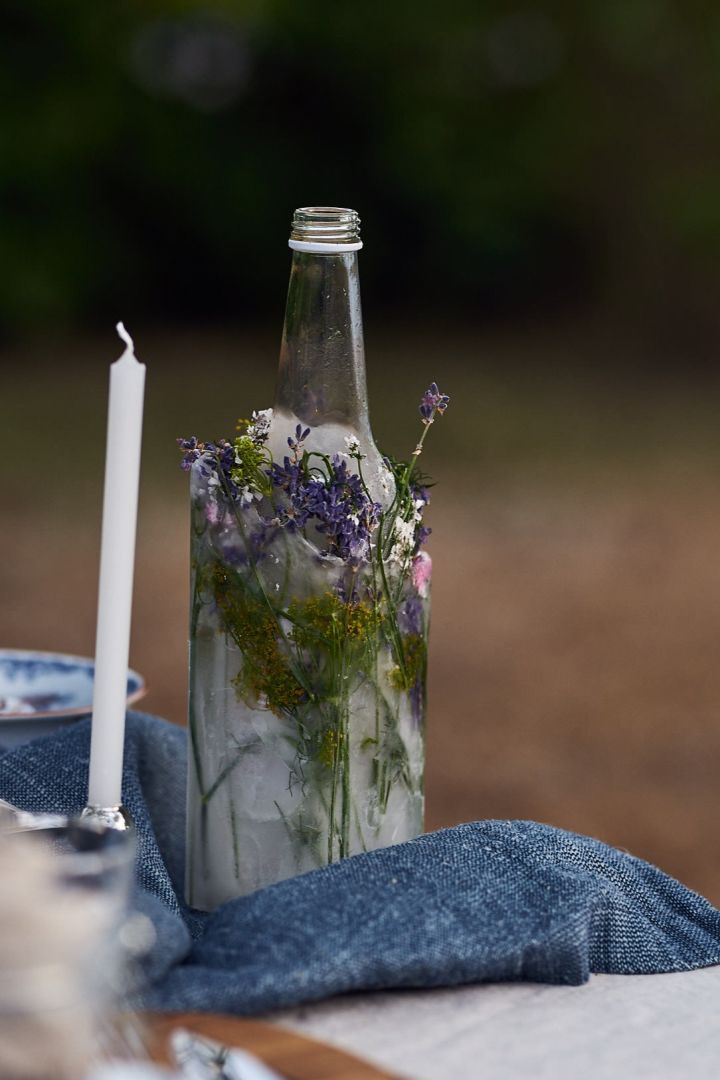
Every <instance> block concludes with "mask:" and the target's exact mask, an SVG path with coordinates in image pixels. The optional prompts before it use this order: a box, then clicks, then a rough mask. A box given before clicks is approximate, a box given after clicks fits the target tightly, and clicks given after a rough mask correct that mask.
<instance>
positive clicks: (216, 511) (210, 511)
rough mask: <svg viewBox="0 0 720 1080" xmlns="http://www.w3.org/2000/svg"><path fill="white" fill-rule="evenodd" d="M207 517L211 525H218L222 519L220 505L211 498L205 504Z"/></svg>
mask: <svg viewBox="0 0 720 1080" xmlns="http://www.w3.org/2000/svg"><path fill="white" fill-rule="evenodd" d="M205 519H206V521H207V522H208V524H209V525H217V523H218V522H219V521H220V507H219V506H218V504H217V503H216V502H215V500H214V499H210V500H209V501H208V503H207V504H206V506H205Z"/></svg>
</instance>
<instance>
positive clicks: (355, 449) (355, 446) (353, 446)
mask: <svg viewBox="0 0 720 1080" xmlns="http://www.w3.org/2000/svg"><path fill="white" fill-rule="evenodd" d="M345 445H346V446H347V448H348V453H350V454H359V453H360V440H359V439H358V437H357V435H346V436H345Z"/></svg>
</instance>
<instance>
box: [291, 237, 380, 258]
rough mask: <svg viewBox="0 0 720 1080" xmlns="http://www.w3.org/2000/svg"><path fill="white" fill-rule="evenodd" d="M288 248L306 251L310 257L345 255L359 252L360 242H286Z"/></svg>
mask: <svg viewBox="0 0 720 1080" xmlns="http://www.w3.org/2000/svg"><path fill="white" fill-rule="evenodd" d="M288 247H289V248H292V250H293V251H307V252H308V253H309V254H311V255H345V254H346V253H348V252H350V251H359V250H360V248H361V247H362V240H356V241H355V242H354V243H351V244H319V243H316V242H315V241H313V240H288Z"/></svg>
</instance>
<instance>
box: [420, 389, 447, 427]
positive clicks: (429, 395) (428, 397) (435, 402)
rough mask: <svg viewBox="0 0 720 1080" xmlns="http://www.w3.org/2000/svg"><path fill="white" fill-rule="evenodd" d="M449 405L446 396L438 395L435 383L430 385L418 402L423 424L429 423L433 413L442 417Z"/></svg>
mask: <svg viewBox="0 0 720 1080" xmlns="http://www.w3.org/2000/svg"><path fill="white" fill-rule="evenodd" d="M449 404H450V398H449V397H448V395H447V394H441V393H440V390H439V389H438V384H437V383H436V382H434V383H430V387H429V389H428V390H426V391H425V393H424V394H423V398H422V401H421V402H420V415H421V416H422V418H423V420H424V421H425V423H430V422H431V421H432V419H433V417H434V415H435V413H436V412H437V413H439V414H440V416H442V414H443V413H444V412H445V410H446V409H447V407H448V405H449Z"/></svg>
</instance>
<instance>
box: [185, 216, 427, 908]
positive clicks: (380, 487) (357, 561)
mask: <svg viewBox="0 0 720 1080" xmlns="http://www.w3.org/2000/svg"><path fill="white" fill-rule="evenodd" d="M289 243H290V247H291V249H292V250H293V255H292V266H291V272H290V285H289V290H288V300H287V308H286V314H285V324H284V329H283V337H282V346H281V353H280V365H279V373H278V381H277V389H276V398H275V405H274V409H273V411H272V415H271V416H270V414H269V411H267V412H262V413H260V414H254V419H253V422H252V424H251V426H250V428H249V429H248V433H247V434H246V435H245V436H244V438H245V439H246V440H248V439H249V440H254V442H252V443H251V442H247V443H241V444H238V443H237V442H236V443H235V449H234V450H232V449H231V450H229V449H228V445H229V444H226V445H225V446H224V447H220V448H219V449H218V447H214V453H215V458H214V459H211V458H210V457H209V456H208V455H205V456H203V457H200V459H199V460H198V461H197V462H196V463H195V464H194V465H193V467H192V471H191V498H192V551H191V561H192V584H191V589H192V603H191V625H190V708H189V728H190V754H189V786H188V859H187V885H186V892H187V899H188V902H189V903H190V904H191V905H192V906H194V907H197V908H202V909H206V910H209V909H212V908H214V907H216V906H217V905H218V904H220V903H222V902H224V901H225V900H228V899H230V898H231V897H233V896H237V895H242V894H245V893H248V892H252V891H253V890H255V889H257V888H260V887H262V886H264V885H268V884H271V883H273V882H275V881H279V880H282V879H284V878H287V877H290V876H292V875H294V874H297V873H302V872H304V871H306V870H310V869H313V868H315V867H317V866H321V865H323V864H325V863H328V862H332V861H334V860H335V859H338V858H343V857H345V856H348V855H352V854H355V853H359V852H361V851H367V850H371V849H373V848H377V847H382V846H385V845H387V844H392V843H396V842H400V841H403V840H407V839H410V838H411V837H413V836H416V835H417V834H418V833H419V832H421V831H422V823H423V804H424V798H423V765H424V714H425V675H426V655H427V653H426V648H427V629H428V619H429V559H428V558H427V556H422V555H418V554H417V544H416V540H415V537H416V534H417V530H418V528H419V525H418V522H419V521H420V510H419V509H418V510H415V509H413V507H419V508H420V509H421V508H422V505H423V500H424V495H423V493H422V489H420V488H418V489H417V493H416V491H415V489H414V488H411V486H410V485H409V482H407V481H406V480H404V479H403V476H404V474H402V473H398V472H397V470H393V469H392V468H391V467H389V463H388V462H386V460H385V459H384V458H383V455H382V454H381V453H380V451H379V450H378V449H377V447H376V446H375V442H374V440H373V436H372V432H371V429H370V421H369V415H368V406H367V388H366V378H365V359H364V346H363V333H362V315H361V308H360V290H359V279H358V255H357V253H358V251H359V250H360V248H361V247H362V244H361V242H360V239H359V220H358V216H357V214H356V213H355V212H354V211H352V210H347V209H342V208H333V207H309V208H303V209H301V210H297V211H296V212H295V215H294V219H293V225H292V232H291V237H290V242H289ZM248 448H249V449H248ZM253 448H254V449H253ZM248 453H249V455H250V456H249V457H248V456H247V454H248ZM223 454H225V455H226V458H223ZM233 455H234V457H233ZM253 455H255V456H253ZM223 461H226V463H227V464H226V466H225V467H224V466H223V465H222V462H223ZM233 462H234V464H233ZM238 462H239V464H238ZM218 463H220V464H218ZM246 464H247V465H248V468H247V469H245V466H246ZM251 466H253V467H251ZM245 480H247V483H246V484H245V483H244V481H245ZM396 481H398V486H397V488H396ZM415 494H417V498H415ZM400 507H402V508H404V509H401V510H400V509H399V508H400ZM408 507H409V508H410V509H409V510H408V509H407V508H408ZM403 515H404V516H405V518H407V519H408V520H402V521H401V520H400V518H401V517H402V516H403ZM410 518H412V520H410Z"/></svg>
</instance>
